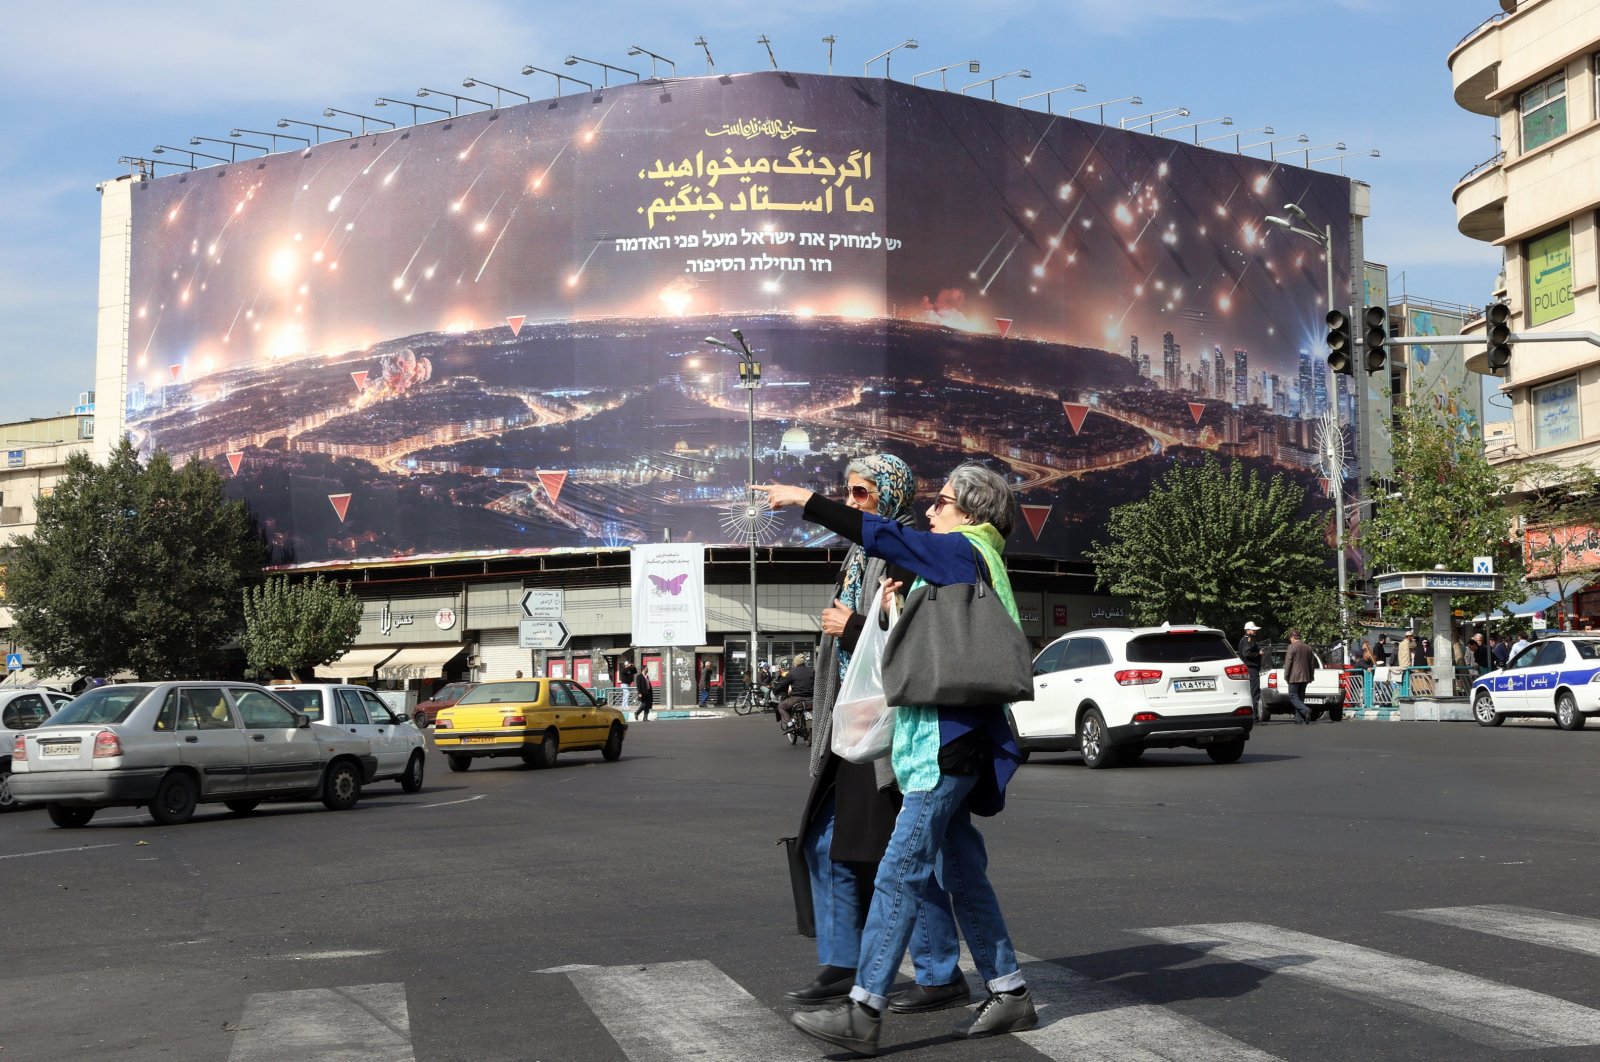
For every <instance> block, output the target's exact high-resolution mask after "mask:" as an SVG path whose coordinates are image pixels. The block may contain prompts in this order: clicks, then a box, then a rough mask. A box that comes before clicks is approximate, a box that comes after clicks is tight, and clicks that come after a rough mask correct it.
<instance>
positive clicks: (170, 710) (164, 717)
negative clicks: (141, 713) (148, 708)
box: [156, 690, 178, 731]
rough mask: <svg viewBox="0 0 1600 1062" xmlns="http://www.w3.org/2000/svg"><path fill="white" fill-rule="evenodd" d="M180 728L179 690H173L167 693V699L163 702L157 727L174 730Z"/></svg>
mask: <svg viewBox="0 0 1600 1062" xmlns="http://www.w3.org/2000/svg"><path fill="white" fill-rule="evenodd" d="M177 728H178V691H177V690H172V691H171V692H169V693H168V694H167V699H166V700H165V701H164V702H162V705H161V712H160V714H158V715H157V716H156V729H157V730H166V731H172V730H176V729H177Z"/></svg>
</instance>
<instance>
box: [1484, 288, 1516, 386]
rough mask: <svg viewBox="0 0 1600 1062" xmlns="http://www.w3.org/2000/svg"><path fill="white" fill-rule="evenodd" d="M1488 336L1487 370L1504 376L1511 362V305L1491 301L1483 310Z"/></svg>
mask: <svg viewBox="0 0 1600 1062" xmlns="http://www.w3.org/2000/svg"><path fill="white" fill-rule="evenodd" d="M1483 317H1484V320H1485V321H1486V322H1487V324H1486V326H1485V328H1486V331H1487V334H1488V338H1489V371H1490V372H1492V373H1494V374H1495V375H1496V376H1504V375H1505V374H1506V368H1507V367H1508V366H1509V365H1510V364H1511V307H1509V306H1507V305H1506V304H1505V303H1503V302H1491V303H1490V304H1489V305H1488V306H1486V307H1484V310H1483Z"/></svg>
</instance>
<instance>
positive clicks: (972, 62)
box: [911, 59, 982, 92]
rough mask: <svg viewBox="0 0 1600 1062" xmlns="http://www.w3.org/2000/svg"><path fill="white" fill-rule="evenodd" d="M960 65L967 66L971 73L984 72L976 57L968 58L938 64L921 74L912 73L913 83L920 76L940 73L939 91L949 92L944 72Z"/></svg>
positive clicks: (968, 71)
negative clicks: (947, 64) (957, 61)
mask: <svg viewBox="0 0 1600 1062" xmlns="http://www.w3.org/2000/svg"><path fill="white" fill-rule="evenodd" d="M958 66H964V67H966V68H967V73H969V74H978V73H982V70H981V69H980V67H979V65H978V61H977V60H976V59H968V60H967V61H966V62H962V63H951V64H950V65H949V66H936V67H934V68H933V69H932V70H924V71H923V72H922V73H920V74H912V75H911V83H912V84H913V85H915V84H916V83H917V79H918V78H921V77H931V76H933V75H934V74H938V75H939V91H941V92H949V91H950V86H949V85H947V84H946V83H945V75H944V72H945V71H946V70H954V69H955V68H956V67H958Z"/></svg>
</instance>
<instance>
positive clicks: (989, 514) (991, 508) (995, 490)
mask: <svg viewBox="0 0 1600 1062" xmlns="http://www.w3.org/2000/svg"><path fill="white" fill-rule="evenodd" d="M950 490H951V491H952V493H954V495H955V499H956V505H957V506H958V507H959V508H960V509H961V511H962V512H964V513H966V514H967V515H968V516H970V517H972V522H973V523H975V524H993V525H994V529H995V530H996V531H998V532H1000V535H1001V537H1003V538H1010V537H1011V529H1012V527H1014V526H1015V523H1016V514H1017V503H1016V499H1014V498H1013V497H1012V496H1011V488H1010V487H1009V486H1007V485H1006V481H1005V480H1004V479H1003V478H1001V476H1000V474H999V473H998V472H995V471H994V470H993V469H991V468H988V467H986V466H984V465H980V464H978V463H977V462H976V461H968V462H966V463H964V464H960V465H957V466H956V467H955V469H954V471H952V472H951V473H950Z"/></svg>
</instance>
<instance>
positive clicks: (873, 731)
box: [833, 586, 900, 763]
mask: <svg viewBox="0 0 1600 1062" xmlns="http://www.w3.org/2000/svg"><path fill="white" fill-rule="evenodd" d="M882 614H883V589H882V587H881V586H880V587H879V589H878V592H877V594H875V595H874V600H873V603H872V611H871V612H870V613H868V614H867V622H866V623H865V624H864V625H863V626H862V628H861V637H860V638H858V639H857V640H856V647H855V649H854V650H853V651H852V652H851V653H850V664H849V666H848V667H846V668H845V671H844V678H843V679H842V680H840V682H839V699H838V700H837V701H835V702H834V705H833V752H834V755H836V756H839V757H841V758H843V759H846V760H849V761H850V762H851V763H870V762H871V761H873V760H875V759H877V758H878V757H879V756H883V755H885V754H887V753H888V751H889V750H890V748H891V747H893V745H894V715H895V710H894V709H893V708H891V707H890V706H889V702H888V701H887V699H885V697H884V695H883V646H884V643H885V642H887V641H888V640H889V632H888V631H886V630H882V629H880V628H879V623H878V621H879V617H880V616H882ZM899 618H900V605H899V603H898V602H895V601H893V600H891V601H890V603H889V627H890V629H893V627H894V625H895V622H896V621H897V620H899Z"/></svg>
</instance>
